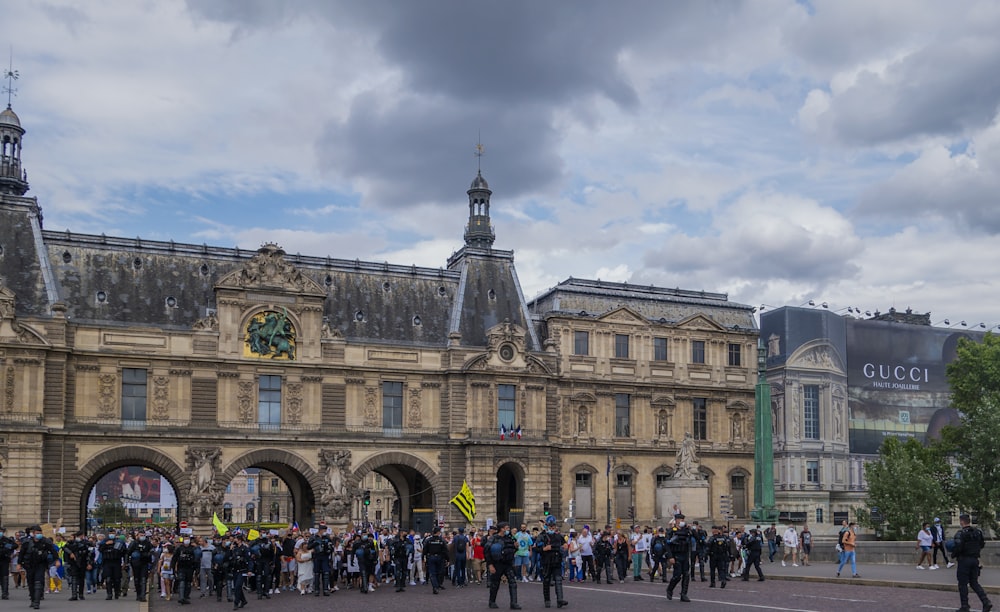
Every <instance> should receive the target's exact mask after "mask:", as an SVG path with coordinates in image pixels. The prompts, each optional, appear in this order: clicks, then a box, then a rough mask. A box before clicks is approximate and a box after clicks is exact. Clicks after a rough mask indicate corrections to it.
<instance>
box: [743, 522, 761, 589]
mask: <svg viewBox="0 0 1000 612" xmlns="http://www.w3.org/2000/svg"><path fill="white" fill-rule="evenodd" d="M743 546H744V547H745V548H746V549H747V564H746V567H744V568H743V582H746V581H748V580H750V566H753V567H754V568H755V569H756V570H757V582H764V572H762V571H761V570H760V555H761V552H762V551H763V548H764V540H763V539H762V538H761V535H760V532H759V531H757V530H756V529H751V530H750V534H749V535H748V536H747V537H746V541H745V542H744V543H743Z"/></svg>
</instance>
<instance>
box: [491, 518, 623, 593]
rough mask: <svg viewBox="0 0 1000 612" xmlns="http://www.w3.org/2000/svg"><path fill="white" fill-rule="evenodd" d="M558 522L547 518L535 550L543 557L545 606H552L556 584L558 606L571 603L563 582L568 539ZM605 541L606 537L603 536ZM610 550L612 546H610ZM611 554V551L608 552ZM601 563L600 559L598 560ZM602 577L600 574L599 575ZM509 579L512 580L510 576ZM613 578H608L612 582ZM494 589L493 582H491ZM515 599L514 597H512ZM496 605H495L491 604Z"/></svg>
mask: <svg viewBox="0 0 1000 612" xmlns="http://www.w3.org/2000/svg"><path fill="white" fill-rule="evenodd" d="M557 526H558V522H557V521H556V517H554V516H551V515H550V516H549V517H548V518H546V519H545V531H543V532H542V533H540V534H539V535H538V538H537V539H536V540H535V552H537V553H538V554H539V557H540V559H541V561H540V564H541V570H542V596H543V597H544V599H545V607H546V608H550V607H552V603H551V599H550V597H549V594H550V589H551V587H552V585H553V584H554V585H555V587H556V606H557V607H559V608H561V607H563V606H567V605H569V602H568V601H566V598H565V597H564V596H563V582H562V558H563V551H564V550H565V549H566V547H567V544H566V539H565V538H564V537H563V536H562V534H561V533H559V530H558V529H557ZM601 541H604V537H602V538H601ZM598 544H600V543H598ZM608 550H609V551H610V546H609V547H608ZM598 554H600V548H598ZM608 554H609V556H610V552H609V553H608ZM598 563H600V561H598ZM610 572H611V570H610V569H609V570H608V576H609V577H610V576H611V573H610ZM598 578H600V576H598ZM508 580H510V579H509V578H508ZM610 582H611V580H608V583H610ZM491 590H492V583H491ZM511 601H513V598H512V599H511ZM490 602H491V604H495V602H496V596H495V595H491V597H490ZM490 607H491V608H492V607H495V605H491V606H490Z"/></svg>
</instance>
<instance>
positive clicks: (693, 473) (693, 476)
mask: <svg viewBox="0 0 1000 612" xmlns="http://www.w3.org/2000/svg"><path fill="white" fill-rule="evenodd" d="M697 447H698V445H697V444H696V443H695V441H694V438H692V437H691V432H685V433H684V441H683V442H681V446H680V448H678V449H677V460H676V461H675V462H674V474H673V476H672V478H674V479H676V480H702V474H701V472H699V471H698V468H699V466H700V465H701V461H700V460H699V459H698V453H697Z"/></svg>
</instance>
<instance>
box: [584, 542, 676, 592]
mask: <svg viewBox="0 0 1000 612" xmlns="http://www.w3.org/2000/svg"><path fill="white" fill-rule="evenodd" d="M599 536H600V538H599V539H598V540H597V541H596V542H594V560H595V561H596V562H597V582H598V583H600V582H601V573H604V575H605V578H606V579H607V582H608V584H611V565H612V560H613V559H614V556H615V550H614V544H613V542H612V535H611V531H610V530H608V529H605V530H604V531H603V532H601V533H600V534H599ZM663 577H664V579H666V574H664V575H663Z"/></svg>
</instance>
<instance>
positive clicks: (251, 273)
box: [216, 243, 326, 296]
mask: <svg viewBox="0 0 1000 612" xmlns="http://www.w3.org/2000/svg"><path fill="white" fill-rule="evenodd" d="M216 287H217V288H225V289H244V290H247V289H251V290H266V291H280V292H283V293H298V294H305V295H316V296H325V295H326V290H325V289H324V288H323V287H322V286H320V284H319V283H317V282H316V281H314V280H312V279H311V278H309V277H308V276H306V275H304V274H302V271H301V270H299V269H298V268H296V267H295V266H293V265H292V264H290V263H288V262H287V261H285V251H284V249H282V248H281V247H279V246H278V245H276V244H273V243H271V244H265V245H264V246H262V247H260V249H258V250H257V254H256V255H254V256H253V257H251V258H250V260H249V261H248V262H246V263H245V264H243V266H242V267H241V268H239V269H238V270H234V271H232V272H230V273H229V274H227V275H225V276H223V277H222V279H220V280H219V283H218V285H216Z"/></svg>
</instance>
